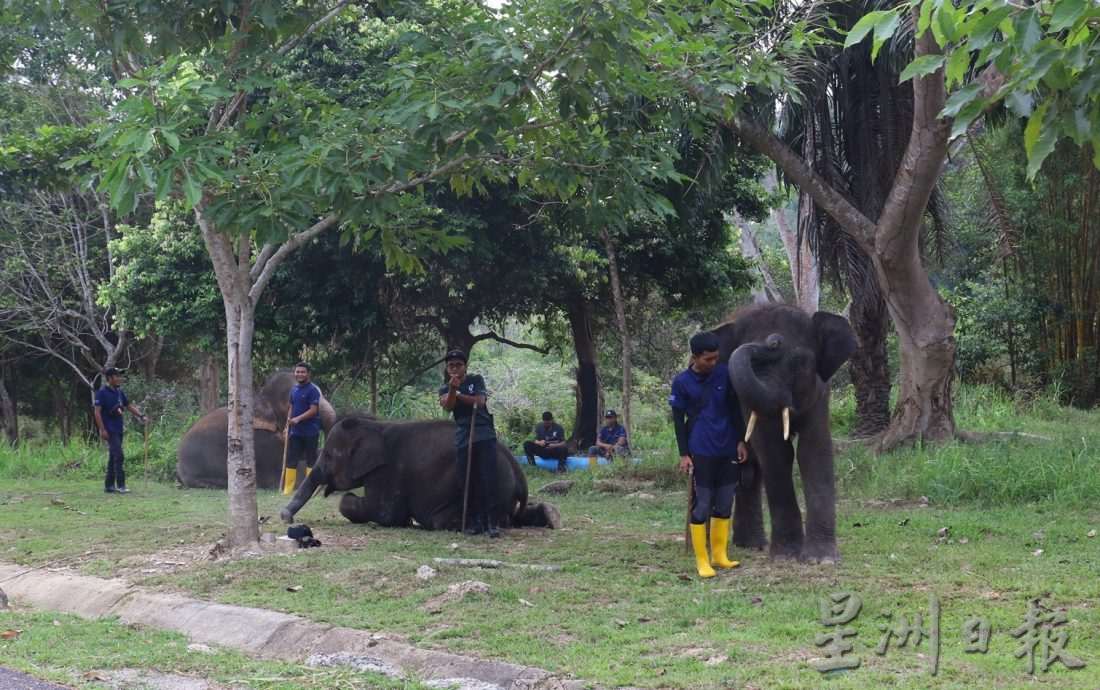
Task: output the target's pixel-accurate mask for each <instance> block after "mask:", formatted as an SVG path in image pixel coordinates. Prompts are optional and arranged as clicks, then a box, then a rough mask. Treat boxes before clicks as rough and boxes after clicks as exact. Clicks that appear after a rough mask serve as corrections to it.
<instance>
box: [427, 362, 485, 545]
mask: <svg viewBox="0 0 1100 690" xmlns="http://www.w3.org/2000/svg"><path fill="white" fill-rule="evenodd" d="M443 361H445V362H446V363H447V372H446V377H445V379H444V382H443V385H442V386H440V387H439V405H440V407H442V408H443V409H444V410H447V411H448V412H451V413H452V414H453V415H454V420H455V462H456V464H457V466H458V492H459V495H462V494H463V492H464V491H465V489H466V459H467V455H469V457H470V459H471V461H472V463H471V465H470V494H469V511H468V512H469V514H470V516H471V517H470V519H469V520H468V521H467V523H466V534H481V533H482V532H488V533H489V536H490V537H493V538H496V537H499V536H500V499H499V497H498V496H497V432H496V428H495V427H494V426H493V415H491V414H489V410H487V409H485V401H486V399H487V398H488V393H487V392H486V390H485V379H483V378H481V376H479V375H477V374H469V373H467V372H466V353H465V352H463V351H462V350H450V351H448V352H447V354H446V355H445V356H444V357H443ZM471 423H472V424H473V427H474V429H473V431H474V435H473V439H472V440H473V443H472V445H470V441H471V439H470V425H471Z"/></svg>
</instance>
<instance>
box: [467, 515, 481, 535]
mask: <svg viewBox="0 0 1100 690" xmlns="http://www.w3.org/2000/svg"><path fill="white" fill-rule="evenodd" d="M484 531H485V529H484V528H483V527H482V526H481V520H479V519H477V518H473V519H471V520H470V522H469V524H467V525H466V529H464V530H462V533H463V534H469V535H470V536H474V535H475V534H481V533H482V532H484Z"/></svg>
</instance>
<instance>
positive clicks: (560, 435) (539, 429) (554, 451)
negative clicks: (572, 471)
mask: <svg viewBox="0 0 1100 690" xmlns="http://www.w3.org/2000/svg"><path fill="white" fill-rule="evenodd" d="M523 452H524V453H526V454H527V464H529V465H534V464H535V456H536V455H537V456H539V457H540V458H546V459H547V460H557V461H558V471H559V472H564V471H565V465H566V460H567V458H568V457H569V448H568V447H567V446H566V439H565V429H564V428H562V425H561V424H558V423H556V422H554V415H553V414H551V413H550V412H549V411H546V412H543V413H542V424H539V425H538V426H536V427H535V440H534V441H524V442H523Z"/></svg>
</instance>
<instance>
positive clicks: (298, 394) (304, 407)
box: [290, 381, 321, 436]
mask: <svg viewBox="0 0 1100 690" xmlns="http://www.w3.org/2000/svg"><path fill="white" fill-rule="evenodd" d="M314 405H316V406H317V414H315V415H313V416H312V417H310V418H309V419H303V420H302V421H300V422H298V423H297V424H295V425H294V426H292V427H290V435H291V436H320V435H321V389H320V388H318V387H317V386H316V385H314V383H313V382H312V381H311V382H309V383H307V384H306V385H304V386H303V385H302V384H300V383H298V384H294V387H293V388H291V389H290V416H291V417H297V416H298V415H302V414H305V413H306V412H307V411H308V410H309V408H311V407H313V406H314Z"/></svg>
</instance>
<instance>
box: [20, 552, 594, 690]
mask: <svg viewBox="0 0 1100 690" xmlns="http://www.w3.org/2000/svg"><path fill="white" fill-rule="evenodd" d="M0 583H2V586H3V588H4V590H5V591H6V592H7V594H8V597H9V600H10V602H11V603H13V604H20V605H24V604H30V605H33V606H36V607H38V608H44V609H49V610H52V611H59V612H62V613H70V614H74V615H77V616H80V617H82V618H100V617H104V616H118V617H119V618H120V619H122V620H123V621H124V622H128V623H131V622H132V623H140V624H142V625H148V626H151V627H154V628H161V629H164V630H174V631H176V632H181V633H184V634H185V635H187V636H188V637H190V638H191V640H192V641H194V642H200V643H203V644H209V645H223V646H226V647H232V648H234V649H237V650H240V651H242V652H244V653H245V654H248V655H250V656H258V657H263V658H266V659H272V660H278V661H288V660H289V661H295V662H301V661H303V660H304V659H306V658H307V657H308V656H310V655H312V654H334V653H338V652H351V653H356V654H362V655H365V656H369V657H372V658H375V659H378V660H380V661H383V662H385V663H388V664H390V665H392V666H393V667H394V668H396V669H398V670H400V671H401V672H402V673H403V674H404V675H405V676H406V677H413V676H415V677H416V678H418V679H421V680H446V679H456V680H457V679H462V678H472V679H475V680H479V681H482V682H486V683H493V684H495V685H498V686H500V687H501V688H505V689H506V690H580V688H584V687H586V684H585V683H583V682H581V681H577V680H568V679H562V678H560V677H558V676H555V675H553V674H551V673H550V672H548V671H544V670H543V669H539V668H534V667H531V666H520V665H518V664H508V663H503V662H498V661H483V660H479V659H472V658H469V657H463V656H459V655H457V654H448V653H446V652H434V651H429V650H424V649H418V648H416V647H413V646H411V645H407V644H404V643H401V642H396V641H393V640H387V639H386V638H385V636H384V635H381V634H377V633H369V632H365V631H362V630H355V629H353V628H343V627H335V626H331V625H325V624H322V623H314V622H312V621H308V620H306V619H304V618H300V617H298V616H292V615H289V614H285V613H277V612H274V611H265V610H263V609H254V608H248V607H245V606H231V605H227V604H214V603H210V602H205V601H200V600H198V599H189V598H187V597H181V596H177V595H174V594H161V593H157V592H153V591H148V590H144V589H142V588H140V587H137V586H135V585H130V584H127V583H125V582H123V581H121V580H103V579H100V578H96V577H89V576H86V575H76V574H72V573H65V572H59V571H56V570H40V569H30V568H22V567H19V566H14V565H10V564H6V563H0ZM288 652H289V655H288Z"/></svg>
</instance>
